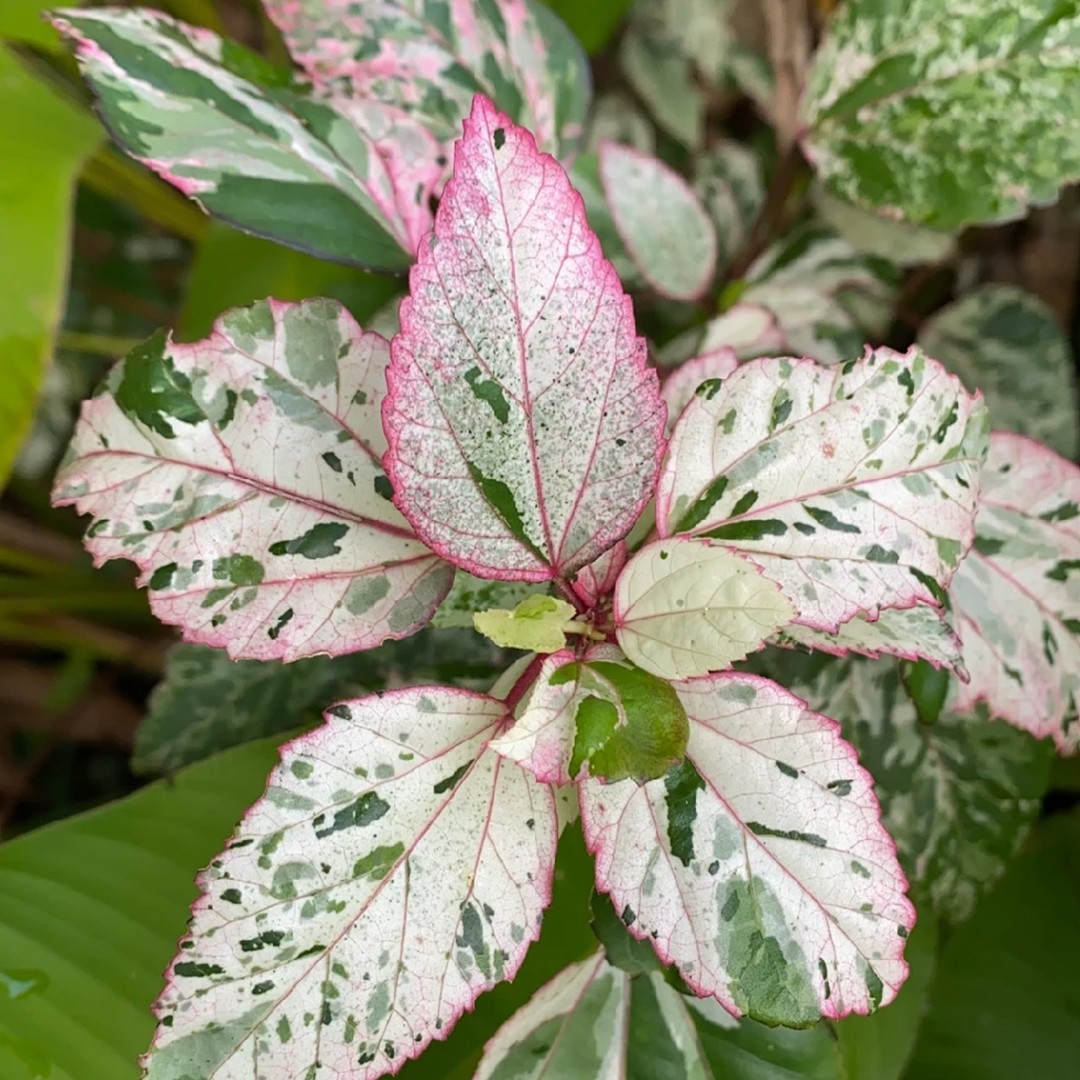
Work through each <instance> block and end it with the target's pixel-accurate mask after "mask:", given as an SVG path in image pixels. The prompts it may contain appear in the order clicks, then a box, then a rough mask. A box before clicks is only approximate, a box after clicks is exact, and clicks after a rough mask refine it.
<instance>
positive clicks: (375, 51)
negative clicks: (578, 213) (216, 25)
mask: <svg viewBox="0 0 1080 1080" xmlns="http://www.w3.org/2000/svg"><path fill="white" fill-rule="evenodd" d="M264 7H265V8H266V10H267V12H268V14H269V15H270V17H271V18H272V19H273V20H274V21H275V22H276V23H277V25H278V26H279V27H280V29H281V31H282V33H283V34H284V36H285V41H286V43H287V44H288V47H289V51H290V52H291V53H292V54H293V57H294V58H295V59H296V60H297V62H298V63H299V64H300V66H301V67H302V68H303V70H304V71H305V73H306V75H307V77H308V78H309V79H310V80H311V82H312V83H313V84H314V85H315V86H316V87H317V88H319V89H320V90H321V91H322V92H323V93H325V94H330V95H332V96H335V97H337V96H341V97H346V98H364V99H373V100H377V101H383V102H387V103H391V104H394V105H396V106H398V107H399V108H401V109H403V110H405V111H407V112H408V113H410V114H411V115H413V116H415V117H416V118H417V119H418V120H419V121H420V122H421V123H423V125H424V126H425V127H426V128H427V129H428V130H429V131H430V132H431V133H432V134H433V135H434V136H435V137H436V138H437V139H438V140H439V142H440V143H442V144H444V145H445V146H447V147H448V146H449V144H450V142H451V141H452V140H453V139H455V138H456V137H457V136H458V134H459V132H460V130H461V120H462V118H463V117H464V116H466V115H467V114H468V112H469V105H470V102H471V100H472V97H473V95H474V94H478V93H479V94H485V95H487V96H488V97H490V98H492V99H493V100H494V101H495V104H496V105H497V106H498V107H499V108H500V109H502V110H503V111H504V112H506V113H508V114H509V115H510V116H511V117H512V118H513V119H514V120H515V121H517V122H518V123H520V124H522V125H524V126H526V127H528V128H529V129H530V130H531V131H532V132H533V133H534V134H535V135H536V138H537V141H538V142H539V143H540V145H541V146H542V147H543V148H544V149H545V150H549V151H550V152H552V153H556V154H560V155H563V156H565V155H567V154H569V153H571V152H572V151H573V150H574V149H575V148H576V146H577V145H578V143H579V142H580V140H581V139H582V137H583V135H584V130H585V118H586V115H587V112H588V107H589V99H590V81H591V80H590V76H589V68H588V62H587V60H586V58H585V54H584V53H583V52H582V49H581V46H580V45H579V44H578V42H577V40H576V38H575V37H574V35H573V34H572V33H570V31H569V30H568V29H567V28H566V26H565V25H563V23H562V22H561V21H560V20H559V18H558V17H557V16H556V15H554V14H553V13H552V12H551V10H550V9H549V8H548V7H547V6H546V5H545V4H542V3H539V2H535V0H487V2H485V3H479V4H478V3H475V2H474V0H450V2H446V0H264Z"/></svg>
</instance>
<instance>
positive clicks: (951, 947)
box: [907, 811, 1080, 1080]
mask: <svg viewBox="0 0 1080 1080" xmlns="http://www.w3.org/2000/svg"><path fill="white" fill-rule="evenodd" d="M1077 956H1080V817H1078V815H1077V814H1076V813H1075V811H1074V812H1073V813H1070V814H1057V815H1055V816H1054V817H1053V818H1051V819H1050V820H1049V821H1047V822H1046V823H1045V824H1044V825H1043V826H1042V827H1041V828H1040V830H1039V832H1037V833H1036V835H1035V836H1034V838H1033V841H1032V843H1031V844H1030V845H1029V846H1028V849H1027V850H1026V851H1025V852H1024V853H1023V854H1022V855H1021V856H1020V857H1019V858H1018V859H1017V860H1016V862H1015V863H1014V864H1013V865H1012V866H1011V867H1010V868H1009V869H1008V871H1006V874H1005V877H1004V878H1003V879H1002V881H1001V884H1000V885H999V886H998V888H997V889H995V890H994V892H993V893H991V894H990V896H988V897H987V898H986V900H984V901H983V903H981V904H980V905H979V907H978V908H977V909H976V911H975V914H974V915H973V916H972V918H971V921H970V922H968V923H967V924H966V925H964V926H961V927H959V928H958V929H957V931H956V932H955V933H954V934H953V935H952V936H951V937H950V939H949V941H948V942H947V943H946V945H945V948H944V949H943V950H942V953H941V957H940V959H939V961H938V969H937V975H936V977H935V980H934V986H933V988H932V989H931V993H930V1008H929V1010H928V1014H927V1017H926V1020H925V1022H924V1023H923V1027H922V1032H921V1036H920V1038H919V1041H918V1043H917V1044H916V1046H915V1055H914V1058H913V1060H912V1062H911V1067H910V1069H909V1070H908V1073H907V1076H908V1077H909V1078H910V1080H1016V1078H1017V1077H1021V1076H1023V1077H1027V1076H1031V1077H1047V1078H1048V1080H1049V1078H1051V1077H1053V1078H1054V1080H1058V1078H1059V1077H1060V1078H1061V1080H1066V1078H1068V1077H1070V1076H1071V1075H1072V1073H1073V1072H1074V1071H1075V1068H1076V1061H1077V1059H1078V1058H1080V1001H1078V1000H1077V995H1076V958H1077Z"/></svg>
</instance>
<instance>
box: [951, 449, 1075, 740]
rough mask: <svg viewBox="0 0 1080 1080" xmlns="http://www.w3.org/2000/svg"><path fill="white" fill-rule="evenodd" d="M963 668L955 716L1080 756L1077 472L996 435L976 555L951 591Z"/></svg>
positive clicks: (986, 471)
mask: <svg viewBox="0 0 1080 1080" xmlns="http://www.w3.org/2000/svg"><path fill="white" fill-rule="evenodd" d="M951 596H952V602H953V607H954V609H955V612H956V618H957V628H958V629H959V631H960V639H961V641H962V642H963V653H964V663H965V664H966V665H967V668H968V671H969V672H970V673H971V681H970V682H969V683H967V684H966V685H958V686H957V687H956V694H955V707H956V708H957V709H958V710H960V711H966V710H968V709H971V708H972V707H974V705H975V704H976V703H977V702H980V701H984V702H986V705H987V707H988V708H989V709H990V712H991V713H993V714H994V715H995V716H1000V717H1002V718H1003V719H1005V720H1008V721H1010V722H1011V723H1013V724H1016V725H1017V726H1018V727H1021V728H1023V729H1024V730H1025V731H1030V732H1031V733H1032V734H1033V735H1035V736H1036V737H1037V738H1042V737H1043V736H1046V735H1049V736H1051V737H1052V738H1053V739H1054V741H1055V742H1056V743H1057V744H1058V746H1059V748H1060V749H1061V750H1063V751H1075V750H1076V749H1078V748H1080V722H1078V717H1077V700H1078V696H1080V469H1077V467H1076V466H1075V465H1073V464H1071V463H1070V462H1068V461H1065V459H1064V458H1059V457H1058V456H1057V455H1056V454H1054V453H1053V452H1052V451H1050V450H1048V449H1047V448H1046V447H1044V446H1041V445H1040V444H1039V443H1036V442H1032V441H1031V440H1030V439H1025V438H1024V437H1022V436H1020V435H1012V434H1008V433H1006V432H1000V431H998V432H995V433H994V434H993V436H992V437H991V439H990V454H989V457H988V458H987V462H986V468H985V469H984V470H983V475H982V494H981V495H980V497H979V514H978V517H977V518H976V520H975V545H974V547H973V548H972V550H971V553H970V554H969V555H968V557H967V558H966V559H965V560H964V561H963V563H961V566H960V571H959V572H958V574H957V576H956V577H955V578H954V579H953V586H952V590H951Z"/></svg>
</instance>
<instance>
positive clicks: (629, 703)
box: [491, 645, 687, 784]
mask: <svg viewBox="0 0 1080 1080" xmlns="http://www.w3.org/2000/svg"><path fill="white" fill-rule="evenodd" d="M686 738H687V722H686V711H685V709H684V708H683V707H682V705H681V704H680V702H679V699H678V697H677V696H676V694H675V691H674V690H672V688H671V686H670V684H669V683H666V682H664V681H663V680H661V679H658V678H656V677H655V676H653V675H650V674H648V673H647V672H645V671H642V670H640V669H639V668H636V667H634V666H633V665H632V664H629V663H627V661H626V658H625V657H624V656H623V654H622V653H621V652H620V651H619V650H618V649H616V648H614V647H613V646H610V645H598V646H595V647H593V648H591V649H590V650H588V652H586V653H585V654H584V656H582V657H578V656H576V655H575V654H574V653H573V652H570V651H563V652H559V653H555V654H554V655H552V656H549V657H548V658H547V659H546V660H545V661H544V664H543V666H542V667H541V668H540V672H539V674H538V675H537V677H536V681H535V682H534V683H533V686H532V689H531V692H530V693H529V695H528V697H527V698H526V699H525V700H524V701H523V703H522V704H521V705H520V706H519V707H518V709H517V719H516V722H515V723H514V725H513V727H511V728H510V729H509V730H508V731H506V732H505V733H503V734H502V735H500V736H499V738H497V739H495V740H494V741H493V742H492V744H491V745H492V749H494V750H495V751H496V752H497V753H499V754H501V755H503V757H506V758H509V759H510V760H511V761H516V762H518V763H519V764H520V765H521V766H522V767H523V768H525V769H528V771H529V772H531V773H533V774H534V775H535V776H536V778H537V779H538V780H540V781H542V782H543V783H548V784H567V783H570V782H571V781H574V780H578V779H579V778H580V777H582V776H594V777H597V778H599V779H602V780H604V781H605V782H612V781H616V780H623V779H626V778H628V777H632V778H634V779H635V780H637V781H639V782H641V781H644V780H651V779H653V778H654V777H657V776H662V775H663V774H664V773H666V772H667V770H668V769H669V768H670V767H671V766H673V765H675V764H677V763H678V762H679V761H681V760H682V757H683V754H684V753H685V751H686Z"/></svg>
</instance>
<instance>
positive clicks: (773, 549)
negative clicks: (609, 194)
mask: <svg viewBox="0 0 1080 1080" xmlns="http://www.w3.org/2000/svg"><path fill="white" fill-rule="evenodd" d="M985 443H986V416H985V409H984V408H983V406H982V403H981V401H980V400H979V399H978V398H973V397H972V396H971V395H969V394H967V392H966V391H965V390H964V389H963V387H962V386H961V385H960V383H959V381H958V380H957V379H955V378H954V377H952V376H950V375H948V374H947V373H946V372H945V371H944V369H943V368H941V366H940V365H938V364H937V363H935V362H934V361H931V360H928V359H927V358H926V357H925V356H923V355H922V354H921V353H920V352H918V351H917V350H913V351H911V352H909V353H907V354H904V355H901V354H898V353H894V352H892V351H891V350H889V349H878V350H875V351H870V350H867V353H866V355H865V357H864V358H863V359H862V360H860V361H850V362H849V363H847V364H844V365H842V366H841V367H831V368H825V367H821V366H819V365H817V364H815V363H813V362H812V361H808V360H792V359H780V360H756V361H750V362H748V363H744V364H742V365H741V366H740V367H739V368H738V369H737V370H736V371H735V372H733V373H732V374H731V375H730V376H729V377H728V378H727V379H726V380H724V381H723V383H721V384H720V385H719V386H714V385H710V386H709V387H708V391H707V392H706V393H702V394H699V395H697V396H696V397H695V398H694V399H693V400H692V401H691V403H690V404H689V405H688V406H687V408H686V409H685V410H684V412H683V414H682V416H681V417H680V420H679V423H678V424H677V426H676V428H675V432H674V434H673V436H672V440H671V446H670V448H669V452H668V456H667V459H666V461H665V465H664V469H663V472H662V474H661V478H660V485H659V488H658V492H657V528H658V531H659V532H660V534H661V535H662V536H671V535H673V534H675V533H686V534H691V535H694V536H702V537H708V538H710V539H712V540H714V541H717V542H720V543H725V544H728V545H730V546H731V547H732V548H733V549H734V550H737V551H738V552H739V553H740V554H742V555H744V556H745V557H747V558H749V559H750V560H751V561H752V562H754V563H755V564H756V565H758V566H759V567H761V569H762V572H763V573H764V574H765V576H766V577H768V578H770V579H771V580H774V581H776V582H777V583H778V584H779V585H780V586H781V589H782V590H783V592H784V594H785V595H786V596H787V597H788V598H789V599H790V600H791V601H792V602H793V603H794V604H795V607H796V610H797V617H796V620H795V621H796V622H798V623H799V624H800V625H804V626H807V627H809V628H811V629H814V630H821V631H825V632H827V633H835V632H836V631H837V629H838V628H839V626H840V625H842V624H843V623H845V622H847V621H848V620H849V619H851V618H853V617H854V616H855V615H857V614H859V613H865V614H866V615H868V616H869V617H871V618H873V617H875V616H876V615H877V613H878V612H879V611H880V610H882V609H883V608H889V607H910V606H912V605H914V604H918V603H922V604H931V605H936V604H937V603H938V602H939V596H938V595H936V593H938V594H939V593H940V590H941V589H942V588H944V586H945V585H947V583H948V581H949V580H950V578H951V576H952V574H953V572H954V571H955V568H956V565H957V564H958V563H959V561H960V559H961V557H962V555H963V553H964V551H965V550H966V549H967V547H968V546H969V545H970V543H971V540H972V537H973V527H972V521H973V517H974V509H975V500H976V494H977V490H978V474H979V469H980V466H981V463H982V459H983V455H984V452H985ZM923 523H926V524H923Z"/></svg>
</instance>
